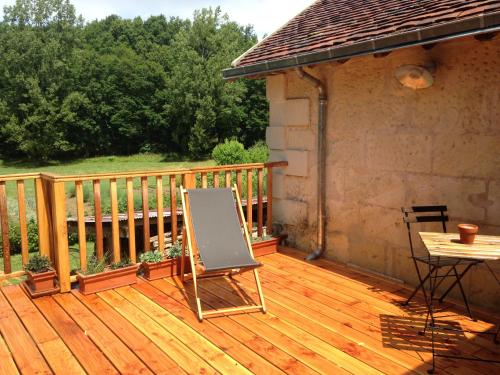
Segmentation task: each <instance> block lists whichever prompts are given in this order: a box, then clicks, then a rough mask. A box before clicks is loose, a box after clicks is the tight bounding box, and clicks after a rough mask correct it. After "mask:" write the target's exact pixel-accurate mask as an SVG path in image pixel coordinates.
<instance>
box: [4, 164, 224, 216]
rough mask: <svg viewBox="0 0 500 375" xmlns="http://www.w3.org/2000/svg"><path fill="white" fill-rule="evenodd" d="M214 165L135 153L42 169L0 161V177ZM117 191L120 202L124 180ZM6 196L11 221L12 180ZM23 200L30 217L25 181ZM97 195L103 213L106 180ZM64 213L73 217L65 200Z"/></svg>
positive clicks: (30, 195)
mask: <svg viewBox="0 0 500 375" xmlns="http://www.w3.org/2000/svg"><path fill="white" fill-rule="evenodd" d="M214 164H215V163H214V162H213V161H211V160H207V161H170V160H165V158H164V157H163V156H162V155H158V154H139V155H132V156H103V157H96V158H88V159H80V160H75V161H71V162H64V163H58V164H49V165H44V166H39V165H35V164H33V163H27V162H5V161H0V175H6V174H16V173H32V172H50V173H55V174H59V175H70V174H71V175H73V174H91V173H103V172H130V171H148V170H158V169H182V168H190V167H200V166H211V165H214ZM117 183H118V191H119V192H120V194H121V197H122V200H123V198H124V193H125V191H124V188H125V180H124V179H119V180H118V181H117ZM154 183H155V180H154V178H152V179H150V181H149V185H150V188H154ZM6 185H7V197H8V207H9V216H10V217H11V218H14V217H16V216H17V190H16V189H17V188H16V183H15V182H14V181H11V182H7V184H6ZM134 187H135V189H137V190H138V189H139V188H140V181H139V179H135V180H134ZM84 189H85V195H86V198H87V199H86V201H87V202H86V203H87V204H88V205H92V203H93V196H92V194H91V192H92V185H91V183H90V182H87V183H85V184H84ZM25 191H26V201H27V210H28V215H29V216H30V215H34V210H35V201H34V196H35V188H34V183H33V181H26V186H25ZM66 192H67V195H68V198H69V199H71V198H73V197H74V184H73V183H67V184H66ZM101 196H102V206H103V210H104V211H107V210H108V209H109V181H108V180H104V181H103V182H102V185H101ZM136 201H137V202H136V205H137V206H138V205H140V201H139V200H138V199H136ZM68 211H69V212H68V213H69V214H70V215H73V214H74V203H73V202H72V201H68Z"/></svg>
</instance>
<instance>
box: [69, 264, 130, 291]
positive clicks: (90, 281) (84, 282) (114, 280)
mask: <svg viewBox="0 0 500 375" xmlns="http://www.w3.org/2000/svg"><path fill="white" fill-rule="evenodd" d="M138 269H139V264H134V265H131V266H128V267H124V268H119V269H117V270H110V271H104V272H101V273H97V274H95V275H83V274H81V273H78V274H77V276H76V277H77V279H78V283H79V285H80V292H81V293H83V294H92V293H97V292H101V291H103V290H108V289H114V288H119V287H122V286H126V285H131V284H135V283H136V282H137V270H138Z"/></svg>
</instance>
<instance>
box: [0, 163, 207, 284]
mask: <svg viewBox="0 0 500 375" xmlns="http://www.w3.org/2000/svg"><path fill="white" fill-rule="evenodd" d="M211 165H215V163H214V162H213V161H211V160H207V161H171V160H165V158H164V157H163V156H162V155H157V154H139V155H132V156H106V157H96V158H88V159H81V160H74V161H70V162H64V163H54V164H49V165H36V164H34V163H27V162H6V161H0V175H8V174H17V173H32V172H50V173H55V174H59V175H69V174H71V175H73V174H91V173H103V172H129V171H148V170H161V169H182V168H190V167H200V166H211ZM117 184H118V192H119V195H118V196H119V200H120V201H121V202H123V201H124V200H125V199H124V198H125V180H124V179H118V181H117ZM164 184H166V181H165V182H164ZM165 186H166V185H165ZM149 187H150V207H156V199H155V191H154V189H155V179H154V178H151V179H150V180H149ZM6 188H7V206H8V211H9V222H10V225H11V226H13V225H16V224H17V223H18V222H19V216H18V203H17V187H16V183H15V181H9V182H7V183H6ZM134 188H135V206H136V208H139V207H140V206H141V204H142V201H141V197H140V180H139V179H134ZM84 189H85V198H86V199H85V205H86V210H87V214H89V215H93V214H94V212H93V194H92V183H91V182H86V183H85V184H84ZM74 190H75V189H74V183H67V184H66V193H67V210H68V216H74V215H75V214H76V202H75V201H76V199H75V197H74ZM25 195H26V209H27V216H28V217H34V216H35V212H36V211H35V210H36V205H35V187H34V182H33V180H31V181H30V180H27V181H26V182H25ZM101 196H102V207H103V211H104V212H105V213H106V212H107V211H109V206H110V203H109V202H110V194H109V180H103V181H102V183H101ZM164 198H165V207H168V206H167V204H168V200H169V197H168V196H167V195H165V197H164ZM93 247H94V243H93V242H88V255H89V256H90V255H91V254H92V253H93ZM70 261H71V268H72V269H78V268H79V267H80V259H79V251H78V245H76V246H73V247H72V248H71V249H70ZM11 265H12V270H13V271H18V270H21V269H22V265H21V255H20V254H12V255H11ZM0 270H3V259H2V258H1V257H0ZM19 280H20V279H12V280H10V281H9V282H11V283H12V282H14V283H15V282H18V281H19Z"/></svg>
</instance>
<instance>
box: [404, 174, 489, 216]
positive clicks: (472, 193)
mask: <svg viewBox="0 0 500 375" xmlns="http://www.w3.org/2000/svg"><path fill="white" fill-rule="evenodd" d="M406 178H407V190H406V196H407V200H406V205H435V204H445V205H447V206H448V210H449V215H450V217H451V218H452V219H456V220H464V221H472V222H474V221H482V220H484V218H485V211H486V210H485V207H484V204H485V203H484V200H485V196H486V183H485V182H484V180H480V179H471V178H453V177H441V176H429V175H418V174H408V175H407V177H406Z"/></svg>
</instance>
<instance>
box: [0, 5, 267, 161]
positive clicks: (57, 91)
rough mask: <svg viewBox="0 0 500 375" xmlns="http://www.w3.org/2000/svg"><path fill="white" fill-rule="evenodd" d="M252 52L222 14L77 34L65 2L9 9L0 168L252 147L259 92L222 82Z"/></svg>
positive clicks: (107, 24)
mask: <svg viewBox="0 0 500 375" xmlns="http://www.w3.org/2000/svg"><path fill="white" fill-rule="evenodd" d="M256 41H257V38H256V36H255V33H254V31H253V29H252V27H250V26H241V25H238V24H237V23H235V22H232V21H231V20H229V18H228V17H227V16H226V15H223V14H222V12H221V10H220V8H215V9H212V8H208V9H202V10H199V11H196V12H195V13H194V17H193V19H192V20H187V19H180V18H176V17H171V18H166V17H164V16H152V17H150V18H148V19H147V20H142V19H141V18H140V17H137V18H135V19H122V18H120V17H118V16H109V17H107V18H106V19H104V20H101V21H93V22H90V23H84V21H83V19H82V17H81V16H77V15H76V12H75V8H74V6H73V5H72V4H71V3H70V2H69V0H17V1H16V3H15V4H14V5H12V6H7V7H5V8H4V17H3V22H0V141H1V142H2V145H3V147H2V149H1V150H0V156H1V157H4V158H5V157H10V158H30V159H35V160H51V159H64V158H73V157H85V156H94V155H105V154H131V153H136V152H139V151H141V150H148V151H155V152H175V153H178V154H182V155H189V156H191V157H205V156H208V155H209V154H210V152H211V150H212V149H213V147H214V145H216V144H218V143H220V142H222V141H223V140H224V139H226V138H236V139H238V140H240V141H241V142H243V143H244V144H245V146H250V145H252V144H254V143H255V142H256V141H258V140H260V139H262V138H263V135H264V130H265V127H266V124H267V111H268V105H267V101H266V98H265V87H264V82H262V81H257V80H255V81H251V80H245V81H237V82H225V81H223V80H222V76H221V70H222V69H223V68H225V67H227V66H229V65H230V63H231V61H232V60H233V59H234V58H235V57H236V56H238V55H240V54H241V53H243V52H244V51H245V50H247V49H248V48H249V47H251V46H252V45H253V44H254V43H256Z"/></svg>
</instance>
